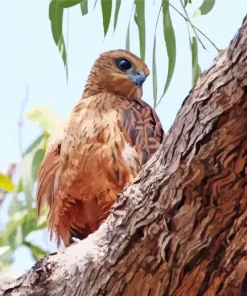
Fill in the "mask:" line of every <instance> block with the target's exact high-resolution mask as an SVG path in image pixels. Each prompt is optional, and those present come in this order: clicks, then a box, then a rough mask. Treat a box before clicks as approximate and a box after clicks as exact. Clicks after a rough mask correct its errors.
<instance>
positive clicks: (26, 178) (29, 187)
mask: <svg viewBox="0 0 247 296" xmlns="http://www.w3.org/2000/svg"><path fill="white" fill-rule="evenodd" d="M44 144H45V139H44V137H43V136H42V137H39V138H38V139H37V140H36V141H35V142H34V144H33V145H32V146H31V147H30V148H29V149H28V150H27V151H26V153H25V154H24V156H23V158H22V176H21V182H22V188H23V192H24V193H25V199H26V203H27V207H28V208H31V206H32V202H33V185H34V182H35V181H36V180H34V179H33V174H32V165H33V158H34V155H35V153H36V151H38V150H40V149H42V148H43V147H44Z"/></svg>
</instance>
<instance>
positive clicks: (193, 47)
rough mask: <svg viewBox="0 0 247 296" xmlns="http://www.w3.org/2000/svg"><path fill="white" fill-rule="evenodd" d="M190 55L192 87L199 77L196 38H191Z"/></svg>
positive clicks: (199, 69)
mask: <svg viewBox="0 0 247 296" xmlns="http://www.w3.org/2000/svg"><path fill="white" fill-rule="evenodd" d="M191 54H192V87H193V86H194V85H195V84H196V82H197V80H198V78H199V76H200V75H201V68H200V66H199V64H198V45H197V39H196V37H193V38H192V43H191Z"/></svg>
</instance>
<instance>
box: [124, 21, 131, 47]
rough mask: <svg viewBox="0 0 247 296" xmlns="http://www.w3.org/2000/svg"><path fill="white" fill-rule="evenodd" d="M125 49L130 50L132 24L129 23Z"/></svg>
mask: <svg viewBox="0 0 247 296" xmlns="http://www.w3.org/2000/svg"><path fill="white" fill-rule="evenodd" d="M125 49H126V50H128V51H130V24H129V25H128V29H127V33H126V41H125Z"/></svg>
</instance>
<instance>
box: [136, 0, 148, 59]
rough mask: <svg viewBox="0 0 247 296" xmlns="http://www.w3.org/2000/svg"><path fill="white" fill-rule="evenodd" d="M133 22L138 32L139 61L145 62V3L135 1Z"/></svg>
mask: <svg viewBox="0 0 247 296" xmlns="http://www.w3.org/2000/svg"><path fill="white" fill-rule="evenodd" d="M134 19H135V22H136V24H137V27H138V32H139V42H140V54H141V59H142V60H143V61H145V50H146V32H145V1H144V0H135V17H134Z"/></svg>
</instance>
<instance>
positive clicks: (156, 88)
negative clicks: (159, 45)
mask: <svg viewBox="0 0 247 296" xmlns="http://www.w3.org/2000/svg"><path fill="white" fill-rule="evenodd" d="M160 12H161V8H160V10H159V13H158V16H157V20H156V25H155V30H154V44H153V66H152V74H153V75H152V76H153V97H154V108H156V105H157V93H158V85H157V65H156V31H157V26H158V22H159V17H160Z"/></svg>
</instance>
